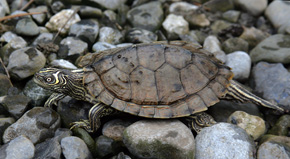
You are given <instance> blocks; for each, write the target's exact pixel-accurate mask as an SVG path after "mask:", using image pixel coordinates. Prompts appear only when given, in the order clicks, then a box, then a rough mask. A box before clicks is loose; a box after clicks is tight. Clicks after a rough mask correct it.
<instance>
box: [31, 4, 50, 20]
mask: <svg viewBox="0 0 290 159" xmlns="http://www.w3.org/2000/svg"><path fill="white" fill-rule="evenodd" d="M47 10H48V9H47V7H46V6H38V7H35V8H30V9H28V12H29V13H33V12H47ZM31 17H32V18H33V19H34V20H35V21H36V22H37V23H38V24H44V22H45V20H46V17H47V16H46V14H45V13H44V14H35V15H31Z"/></svg>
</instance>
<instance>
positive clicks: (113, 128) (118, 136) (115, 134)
mask: <svg viewBox="0 0 290 159" xmlns="http://www.w3.org/2000/svg"><path fill="white" fill-rule="evenodd" d="M131 124H132V122H129V121H124V120H121V119H115V120H111V121H109V122H107V123H105V124H104V126H103V129H102V134H103V135H105V136H107V137H109V138H111V139H113V140H115V141H122V139H123V132H124V130H125V129H126V127H128V126H129V125H131Z"/></svg>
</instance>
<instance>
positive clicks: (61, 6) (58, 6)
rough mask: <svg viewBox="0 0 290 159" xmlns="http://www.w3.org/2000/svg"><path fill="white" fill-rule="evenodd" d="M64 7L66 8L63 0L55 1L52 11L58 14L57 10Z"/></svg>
mask: <svg viewBox="0 0 290 159" xmlns="http://www.w3.org/2000/svg"><path fill="white" fill-rule="evenodd" d="M63 9H65V5H64V4H63V2H61V1H55V2H53V3H52V4H51V11H52V13H54V14H56V13H57V12H60V11H61V10H63Z"/></svg>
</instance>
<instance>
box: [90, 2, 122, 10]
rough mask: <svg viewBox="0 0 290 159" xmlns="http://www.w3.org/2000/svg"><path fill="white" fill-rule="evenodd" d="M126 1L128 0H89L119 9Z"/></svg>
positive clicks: (107, 7) (105, 6)
mask: <svg viewBox="0 0 290 159" xmlns="http://www.w3.org/2000/svg"><path fill="white" fill-rule="evenodd" d="M126 1H127V0H89V2H91V3H96V4H98V5H101V6H102V7H104V8H106V9H111V10H116V9H118V7H120V6H121V5H122V4H125V2H126Z"/></svg>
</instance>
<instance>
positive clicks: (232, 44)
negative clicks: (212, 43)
mask: <svg viewBox="0 0 290 159" xmlns="http://www.w3.org/2000/svg"><path fill="white" fill-rule="evenodd" d="M222 47H223V50H224V51H225V52H226V53H232V52H235V51H243V52H248V50H249V43H248V42H247V41H245V40H244V39H242V38H229V39H227V40H226V41H224V42H223V44H222Z"/></svg>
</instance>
